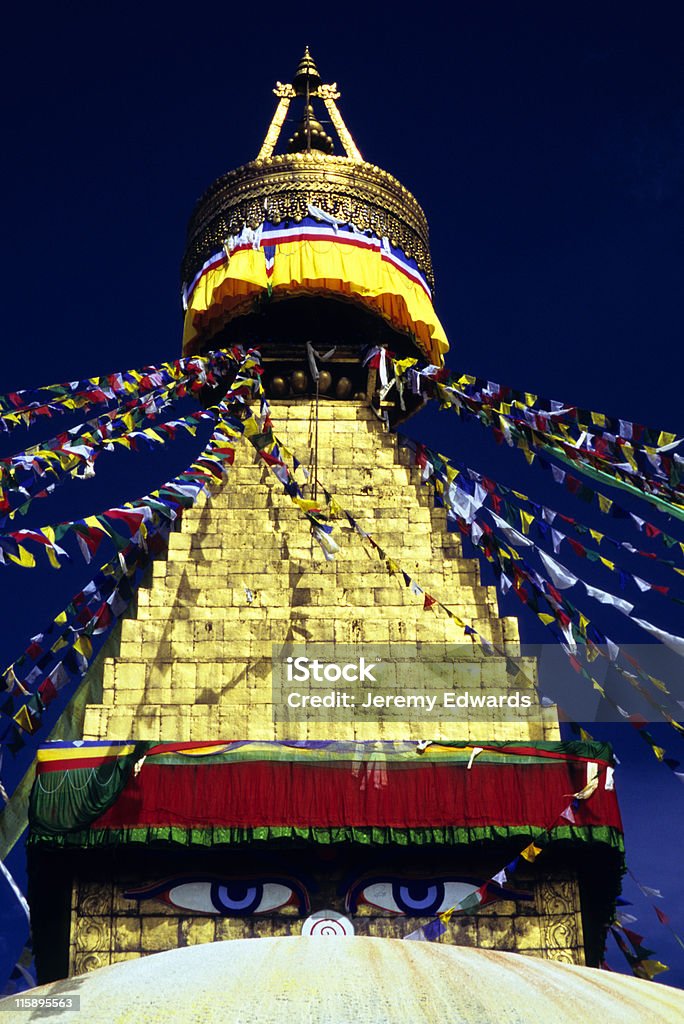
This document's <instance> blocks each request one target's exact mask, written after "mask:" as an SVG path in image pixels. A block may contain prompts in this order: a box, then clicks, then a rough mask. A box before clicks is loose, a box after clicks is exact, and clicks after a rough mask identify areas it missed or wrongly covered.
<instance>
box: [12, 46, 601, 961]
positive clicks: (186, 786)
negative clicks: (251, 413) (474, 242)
mask: <svg viewBox="0 0 684 1024" xmlns="http://www.w3.org/2000/svg"><path fill="white" fill-rule="evenodd" d="M274 91H275V95H276V97H277V107H276V111H275V114H274V116H273V120H272V122H271V125H270V127H269V129H268V131H267V134H266V137H265V139H264V143H263V145H262V147H261V150H260V152H259V154H258V156H257V157H256V159H254V160H253V161H251V162H250V163H248V164H246V165H244V166H242V167H240V168H238V169H237V170H234V171H230V172H229V173H227V174H224V175H223V176H222V177H220V178H219V179H218V180H217V181H216V182H215V183H214V184H213V185H212V186H211V187H210V188H209V189H208V191H207V192H206V193H205V194H204V195H203V196H202V198H201V199H200V200H199V202H198V203H197V206H196V208H195V211H194V213H193V215H192V218H191V221H190V225H189V230H188V239H187V245H186V251H185V256H184V259H183V268H182V276H183V302H184V307H185V320H184V334H183V350H184V352H185V353H186V354H195V353H197V354H203V353H206V352H209V351H215V350H227V351H229V352H233V353H234V352H237V351H242V352H244V351H246V350H247V349H257V350H258V351H259V353H260V357H259V362H260V366H259V373H260V386H261V388H262V389H263V396H262V401H261V404H259V402H258V401H257V402H256V403H254V406H253V408H254V409H255V410H256V413H257V414H258V416H259V417H260V419H259V424H260V428H259V429H260V430H263V431H264V435H265V433H266V431H267V427H266V423H267V424H268V430H270V431H271V434H270V435H269V436H271V437H275V438H276V439H277V443H278V453H279V457H278V458H277V459H275V458H273V457H272V458H271V459H270V460H269V459H264V458H263V457H262V452H261V451H260V449H259V444H258V443H253V444H252V446H250V445H248V444H247V443H244V444H242V445H239V446H238V447H237V449H236V454H235V461H234V464H233V466H232V468H231V470H230V473H229V477H228V482H227V483H226V484H225V485H223V486H222V487H221V488H220V489H218V490H217V491H216V493H215V494H214V495H213V496H212V498H211V500H205V501H202V502H200V503H198V504H197V505H195V507H193V508H191V509H188V510H187V511H186V512H185V514H184V515H183V517H182V522H181V523H180V527H179V529H178V530H176V531H175V532H173V533H172V534H171V535H170V539H169V545H168V552H167V553H166V555H165V556H164V557H162V558H160V559H158V560H157V561H155V562H154V564H153V567H152V573H151V576H150V578H149V579H148V580H147V581H146V584H145V585H144V586H143V587H141V589H140V590H139V593H138V596H137V601H136V603H135V606H134V607H133V609H132V610H131V611H130V612H129V613H128V614H127V616H126V617H125V618H124V620H123V622H122V623H121V626H120V629H119V630H118V631H117V634H116V635H115V636H114V637H113V638H112V640H111V641H110V643H109V644H108V646H107V648H106V650H105V651H104V652H103V656H102V657H101V658H100V659H99V661H98V662H97V663H96V664H95V665H94V666H93V668H92V669H91V679H90V693H91V698H90V702H89V703H88V706H87V708H86V710H85V715H84V724H83V739H84V740H85V741H87V742H86V744H85V745H83V744H81V745H80V746H77V747H72V746H69V747H68V749H67V748H60V749H56V748H53V749H51V750H50V749H47V751H46V752H43V754H42V762H41V764H39V772H40V773H41V774H39V782H40V780H41V779H42V780H43V789H42V793H38V800H37V805H36V806H34V834H33V837H32V846H31V850H32V852H31V857H32V865H33V867H32V872H33V886H34V891H35V892H36V893H37V894H38V895H39V896H40V897H41V900H43V899H44V897H45V894H44V892H42V891H41V890H42V889H44V882H43V881H41V864H42V860H41V858H43V857H45V856H47V855H50V856H51V857H52V860H51V881H52V882H53V883H55V879H57V884H53V888H54V889H55V890H56V893H57V894H56V895H55V894H53V895H52V896H51V897H50V900H49V901H48V904H47V906H48V912H49V913H51V914H52V917H53V924H49V923H48V921H47V919H46V918H45V913H44V914H43V915H42V917H41V918H39V919H38V921H37V928H38V932H39V937H38V941H39V945H40V943H41V938H40V935H41V934H42V936H43V938H42V948H41V951H40V955H41V956H42V961H43V974H44V976H45V977H49V976H59V975H60V972H61V973H62V974H63V973H65V971H67V970H68V972H69V973H70V974H80V973H83V972H84V971H87V970H91V969H93V968H96V967H99V966H104V965H107V964H110V963H114V962H117V961H120V960H123V959H131V958H136V957H138V956H140V955H145V954H147V953H152V952H157V951H160V950H164V949H171V948H175V947H177V946H179V945H191V944H195V943H201V942H207V941H214V940H217V939H224V938H240V937H245V936H264V935H271V936H272V935H288V934H300V933H303V934H313V933H315V931H316V929H317V928H319V927H325V928H329V929H330V930H331V932H337V933H338V934H353V933H356V934H358V935H370V936H380V937H396V938H402V937H406V936H408V935H409V934H415V933H416V931H417V930H420V929H421V928H423V929H428V934H430V933H429V928H430V924H431V922H433V921H434V920H435V919H436V918H437V917H438V915H440V914H442V915H443V917H442V918H441V919H440V920H441V921H442V924H443V927H441V930H440V934H439V937H438V940H439V941H443V942H451V943H457V944H461V945H471V946H480V947H485V948H490V949H503V950H509V951H517V952H521V953H524V954H526V955H533V956H537V957H543V958H547V959H557V960H561V961H566V962H570V963H579V964H582V963H586V962H589V963H590V964H596V963H597V961H598V958H599V956H600V950H601V939H602V932H603V929H604V927H605V925H606V923H607V920H608V914H609V905H610V899H611V898H612V896H614V894H615V891H616V886H617V879H618V876H619V865H620V852H621V832H620V819H619V812H618V810H617V806H616V804H615V796H614V792H613V789H612V768H611V756H610V752H609V750H607V748H605V747H603V746H602V745H600V744H575V745H572V744H564V745H562V744H560V743H559V740H560V731H559V725H558V718H557V714H556V711H555V708H554V707H542V706H540V704H539V702H538V700H537V699H536V689H535V682H536V676H535V672H536V669H535V665H534V663H533V662H532V661H529V660H527V659H522V661H521V665H522V669H523V671H522V672H519V673H518V675H517V676H516V679H517V682H516V688H517V690H518V691H520V692H521V693H522V694H523V695H527V696H528V697H529V698H530V699H529V705H530V706H529V709H528V710H527V711H526V712H523V711H520V712H519V713H516V715H515V716H509V717H506V716H502V715H495V714H493V713H492V714H491V715H489V714H488V715H481V716H480V717H479V718H477V717H471V718H468V719H467V720H464V718H463V716H460V715H457V714H455V713H454V710H453V709H454V705H449V704H446V705H444V704H442V705H440V706H438V707H437V709H436V710H434V713H432V714H430V715H427V714H422V712H423V711H424V710H425V707H426V704H425V700H427V697H428V695H429V694H430V693H432V692H433V691H434V689H435V685H434V681H435V678H437V676H436V675H435V672H436V671H437V669H436V666H437V667H438V668H439V673H438V678H439V687H440V689H441V691H444V692H450V693H452V694H456V695H458V694H459V693H461V692H463V691H465V690H467V691H468V692H470V693H474V694H479V695H482V696H484V697H487V695H491V694H493V693H501V692H505V691H506V688H507V687H508V686H509V685H510V683H511V680H510V676H509V675H508V674H507V665H508V664H509V661H510V658H511V657H513V656H514V655H515V654H516V651H517V645H518V642H519V637H518V629H517V622H516V621H515V620H513V619H508V618H502V617H501V616H500V615H499V611H498V604H497V597H496V592H495V590H494V588H492V587H488V586H484V585H482V583H481V582H480V575H479V568H478V564H477V561H476V560H474V559H469V558H465V557H464V555H463V551H462V547H461V543H460V540H459V539H458V536H457V534H455V533H453V532H451V531H449V530H448V529H447V518H446V512H445V510H444V508H443V507H438V506H437V505H436V503H435V501H434V498H433V497H432V495H431V494H430V493H429V492H428V490H427V489H426V488H424V487H423V486H421V470H420V468H419V467H417V466H416V465H415V464H414V461H415V460H413V459H412V458H411V457H410V453H409V452H408V451H407V450H406V449H405V448H402V447H400V446H399V443H398V440H397V435H396V433H395V432H394V431H395V428H396V426H397V424H398V423H400V422H401V421H402V420H403V419H405V418H407V417H409V416H410V415H412V414H413V413H414V412H416V411H417V410H418V409H419V408H420V407H421V404H422V402H423V399H422V397H421V395H420V392H419V391H414V390H412V389H411V388H409V387H406V386H404V385H403V384H402V383H401V382H400V381H399V380H398V379H397V378H396V377H395V375H394V373H393V371H392V366H393V365H394V364H395V363H396V361H399V362H401V361H402V360H409V361H410V360H420V361H421V362H422V364H427V365H429V366H430V367H431V368H432V371H433V372H435V373H439V371H440V369H441V367H442V366H443V364H444V357H445V354H446V352H447V350H448V343H447V340H446V335H445V333H444V330H443V328H442V326H441V324H440V322H439V319H438V318H437V316H436V314H435V312H434V306H433V290H434V278H433V270H432V263H431V258H430V249H429V240H428V228H427V223H426V219H425V215H424V213H423V211H422V209H421V207H420V205H419V204H418V202H417V201H416V199H415V198H414V197H413V196H412V195H411V193H410V192H409V191H408V190H407V189H406V188H404V186H403V185H401V184H400V183H399V182H398V181H397V180H396V179H395V178H394V177H392V175H391V174H389V173H388V172H386V171H384V170H382V169H380V168H378V167H376V166H374V165H372V164H369V163H367V162H366V161H365V160H364V159H363V158H362V156H361V154H360V152H359V150H358V148H357V146H356V144H355V142H354V140H353V138H352V136H351V134H350V132H349V131H348V129H347V127H346V125H345V123H344V121H343V120H342V117H341V114H340V111H339V108H338V106H337V99H338V98H339V93H338V90H337V87H336V85H335V84H324V83H323V82H322V80H321V78H320V76H319V73H318V70H317V68H316V65H315V64H314V62H313V60H312V58H311V56H310V54H309V53H308V50H307V52H306V53H305V55H304V57H303V58H302V60H301V62H300V64H299V66H298V68H297V70H296V73H295V75H294V78H293V80H292V82H291V83H290V84H281V83H278V85H277V86H276V89H275V90H274ZM286 126H287V128H286ZM286 136H289V138H286ZM333 136H335V138H333ZM227 387H229V385H228V384H224V385H223V386H219V387H216V388H213V389H206V392H205V393H204V395H203V400H204V402H205V404H207V405H211V404H212V403H216V402H217V401H219V400H220V399H221V398H222V397H223V396H224V394H225V392H226V388H227ZM259 436H261V435H259ZM282 464H286V465H287V466H288V467H290V469H291V472H292V474H293V476H294V478H296V479H297V481H298V482H299V484H300V485H301V488H300V491H299V494H300V497H299V498H298V500H297V501H293V500H292V491H291V489H290V491H288V487H287V486H285V487H284V486H283V482H284V481H285V484H286V485H287V481H288V480H291V477H290V476H288V475H287V474H286V475H285V477H283V473H282V472H280V473H279V472H278V470H279V469H280V465H282ZM274 465H275V469H276V472H273V469H274ZM312 508H317V509H323V510H324V511H325V514H326V516H327V522H329V523H330V524H332V526H334V530H333V531H332V533H326V532H321V530H320V529H318V530H317V529H316V528H315V526H312V522H311V518H310V517H307V515H306V514H303V513H306V512H307V511H310V510H311V509H312ZM434 602H439V605H440V607H444V608H447V609H448V610H449V614H436V612H435V611H434V610H433V608H432V606H431V603H432V604H434ZM463 622H467V623H468V624H469V625H470V627H471V632H472V631H473V630H475V631H476V633H477V635H478V636H479V637H481V638H482V640H483V641H484V643H485V644H487V645H488V648H489V651H488V653H489V655H490V656H488V657H486V658H484V657H482V656H481V652H480V650H479V649H478V648H476V647H473V646H472V645H471V644H470V642H469V641H467V643H466V645H465V646H464V643H463V629H462V628H459V627H458V626H457V623H460V624H461V625H462V623H463ZM466 640H467V638H466ZM321 645H327V646H326V650H327V651H328V652H329V651H330V649H333V648H334V649H335V650H338V651H342V652H343V654H344V656H345V657H348V658H350V659H356V660H357V661H358V659H359V658H363V657H367V659H368V660H369V661H370V660H372V661H373V663H374V664H380V663H381V664H382V667H383V672H384V675H383V680H384V682H383V689H382V693H380V692H379V691H378V692H377V693H374V692H371V696H370V698H369V699H370V700H371V701H372V699H373V697H382V698H383V699H384V698H386V697H387V696H388V695H389V696H392V697H393V698H394V697H397V696H399V697H402V696H405V695H406V692H408V690H410V691H411V695H412V696H413V697H415V698H416V700H415V703H414V704H412V705H411V704H404V705H403V708H404V710H402V703H401V701H396V702H395V703H394V705H393V706H392V707H390V706H389V705H390V703H391V702H387V701H386V702H385V703H384V704H382V703H381V702H378V703H376V704H374V705H372V710H371V712H370V714H368V713H363V714H362V713H361V712H360V710H359V711H358V712H357V711H356V710H354V709H352V710H348V708H344V707H342V708H339V707H337V706H335V707H334V708H333V709H332V710H331V711H330V713H322V712H321V702H320V700H319V701H315V700H311V698H312V697H313V698H320V697H322V696H325V695H326V694H329V693H330V692H331V690H332V691H334V692H335V693H339V691H340V690H341V689H342V688H341V687H340V686H338V685H337V684H335V685H334V686H332V687H331V685H330V682H326V678H327V677H326V678H323V679H322V680H321V679H316V678H313V677H311V675H309V676H308V677H307V678H306V680H305V681H304V682H300V683H299V684H298V686H297V694H298V696H297V698H296V699H295V700H294V703H288V701H287V700H285V699H284V697H283V688H282V686H280V688H279V686H277V685H276V680H275V678H274V676H275V674H276V673H281V675H279V676H278V679H279V680H280V681H281V682H282V671H284V669H283V666H284V665H285V664H286V663H287V658H288V657H289V658H290V659H291V661H292V659H293V658H294V657H295V656H296V655H297V654H302V656H304V655H306V654H307V653H308V654H310V653H311V652H312V651H313V652H314V653H315V652H316V651H318V650H319V647H320V646H321ZM302 652H303V653H302ZM406 652H408V654H407V653H406ZM492 652H493V653H492ZM277 666H278V667H277ZM521 680H522V681H521ZM368 689H369V692H370V691H372V689H373V688H372V686H370V687H369V688H368ZM361 696H362V695H359V700H361ZM419 698H420V699H421V700H423V703H422V704H421V702H420V700H419ZM423 698H424V699H423ZM335 699H337V698H335ZM428 706H429V705H428ZM415 709H420V711H421V714H418V713H417V711H416V710H415ZM93 770H94V771H95V772H96V780H97V786H98V787H99V788H98V789H97V793H96V792H95V790H94V788H93V787H94V786H95V783H93V782H92V777H93V776H92V773H93ZM79 772H81V773H82V772H90V775H89V776H88V780H89V781H88V783H87V786H86V789H85V791H86V795H87V798H88V799H87V800H85V797H84V796H78V795H77V793H79V792H81V793H82V792H83V788H82V789H81V790H80V791H79V790H78V786H77V785H76V783H77V782H78V780H80V779H82V778H85V776H81V775H79ZM56 781H57V782H61V784H62V786H63V788H62V790H60V792H61V793H62V796H63V795H64V793H65V792H66V791H67V790H68V789H69V787H70V786H71V789H72V797H70V802H69V807H68V808H67V807H66V805H62V804H60V801H61V800H62V797H59V796H57V795H56V794H57V792H58V789H57V785H56ZM51 782H52V785H50V783H51ZM589 791H590V792H591V800H586V799H579V800H576V801H575V804H576V805H577V806H575V807H574V810H571V811H570V812H569V814H568V815H566V817H565V818H562V816H561V811H562V810H563V806H562V805H563V801H564V800H565V798H566V797H567V794H568V793H570V794H573V793H574V794H577V793H581V794H583V796H586V795H587V793H588V792H589ZM46 794H47V795H46ZM51 794H54V795H51ZM84 801H85V802H84ZM34 803H35V801H34ZM86 803H87V804H88V806H86V805H85V804H86ZM556 805H558V807H557V813H556V818H555V819H554V813H555V809H556ZM69 815H71V817H69ZM559 816H561V818H562V820H558V819H559ZM66 819H69V820H68V821H66V823H65V820H66ZM540 829H542V830H543V831H544V832H545V835H546V838H547V842H546V844H545V846H544V849H543V856H539V854H540V853H541V852H542V851H541V849H539V850H537V847H535V846H534V842H533V840H534V838H535V836H536V835H537V834H538V833H539V830H540ZM526 843H527V844H528V846H527V847H526V845H525V844H526ZM530 845H531V849H532V852H530ZM523 848H525V850H526V854H524V855H523V860H522V861H521V860H520V856H519V853H520V850H522V849H523ZM535 851H536V852H535ZM56 856H58V857H59V862H58V867H57V868H56V867H55V863H56V862H55V859H54V858H55V857H56ZM516 859H517V869H516V872H515V874H513V872H512V870H511V871H510V872H509V875H510V877H509V875H506V872H505V871H504V872H503V873H502V870H501V869H502V868H503V867H504V866H505V865H508V867H510V863H511V861H514V860H516ZM306 879H310V880H311V879H313V880H314V881H313V882H311V884H310V885H308V884H307V882H306V881H305V880H306ZM493 879H497V880H496V881H493ZM599 889H600V890H601V892H602V893H603V895H602V897H601V898H600V899H599V898H598V897H597V895H596V894H597V892H598V891H599ZM606 894H607V896H606ZM469 901H470V902H469ZM36 905H39V901H36ZM473 908H479V909H477V913H470V912H469V911H472V910H473ZM454 910H456V912H454ZM54 921H58V922H61V923H59V925H56V924H54ZM41 929H42V932H41ZM55 929H61V932H60V934H61V936H62V938H61V940H60V941H61V945H59V944H58V945H59V948H60V950H61V952H58V953H55V952H54V949H55ZM67 933H68V937H67ZM50 943H52V946H51V947H50ZM48 947H50V949H49V948H48ZM67 949H68V953H67Z"/></svg>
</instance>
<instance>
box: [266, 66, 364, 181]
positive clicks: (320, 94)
mask: <svg viewBox="0 0 684 1024" xmlns="http://www.w3.org/2000/svg"><path fill="white" fill-rule="evenodd" d="M273 91H274V93H275V94H276V96H277V97H278V106H277V108H276V112H275V114H274V115H273V120H272V121H271V124H270V126H269V129H268V131H267V133H266V138H265V139H264V142H263V145H262V147H261V149H260V151H259V156H258V158H257V159H259V160H264V159H268V157H270V156H272V155H273V150H274V149H275V147H276V145H277V143H278V139H279V138H280V133H281V131H282V127H283V124H284V123H285V118H286V117H287V114H288V110H289V107H290V102H291V101H292V100H293V99H295V98H301V99H303V101H304V113H303V115H302V119H301V121H300V122H299V124H298V125H297V128H296V130H295V133H294V135H293V136H292V138H291V139H290V140H289V141H288V145H287V151H288V153H311V152H312V151H317V152H319V153H325V154H326V155H328V156H330V155H332V153H333V150H334V142H333V140H332V139H331V138H330V136H329V135H328V134H327V133H326V131H325V129H324V128H323V126H322V124H321V123H320V121H318V120H317V118H316V116H315V113H314V109H313V105H312V100H314V99H319V100H323V103H324V104H325V108H326V110H327V112H328V116H329V117H330V120H331V122H332V124H333V127H334V129H335V131H336V132H337V136H338V138H339V140H340V143H341V145H342V148H343V149H344V152H345V154H346V156H347V157H348V159H349V160H354V161H355V162H356V163H361V162H362V161H363V157H362V156H361V154H360V153H359V150H358V149H357V147H356V145H355V143H354V140H353V139H352V137H351V134H350V132H349V129H348V128H347V126H346V125H345V123H344V121H343V120H342V116H341V114H340V112H339V110H338V108H337V104H336V103H335V100H336V99H339V95H340V94H339V92H338V90H337V83H336V82H333V83H332V85H324V84H323V83H322V81H321V76H320V74H319V73H318V68H317V67H316V64H315V62H314V60H313V57H312V56H311V54H310V53H309V47H308V46H307V47H306V49H305V50H304V56H303V57H302V59H301V60H300V62H299V64H298V66H297V70H296V71H295V74H294V78H293V79H292V83H291V84H285V85H284V84H283V83H282V82H278V83H277V85H276V87H275V89H274V90H273Z"/></svg>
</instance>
